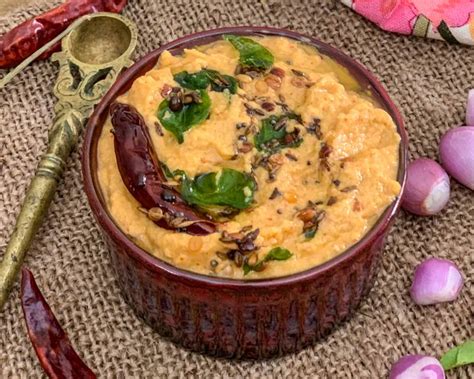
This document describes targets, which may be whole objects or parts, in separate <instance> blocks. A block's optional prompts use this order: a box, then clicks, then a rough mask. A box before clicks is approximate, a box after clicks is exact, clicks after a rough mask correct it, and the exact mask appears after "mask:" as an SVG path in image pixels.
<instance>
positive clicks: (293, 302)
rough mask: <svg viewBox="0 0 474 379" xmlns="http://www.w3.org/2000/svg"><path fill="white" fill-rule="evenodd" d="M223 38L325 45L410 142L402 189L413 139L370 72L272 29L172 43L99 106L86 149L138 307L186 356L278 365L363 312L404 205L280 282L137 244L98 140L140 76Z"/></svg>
mask: <svg viewBox="0 0 474 379" xmlns="http://www.w3.org/2000/svg"><path fill="white" fill-rule="evenodd" d="M223 34H238V35H272V36H283V37H287V38H292V39H295V40H298V41H301V42H304V43H307V44H309V45H312V46H315V47H316V48H317V49H318V50H319V51H320V52H321V53H322V54H325V55H328V56H329V57H331V58H333V59H335V60H336V61H337V62H339V63H340V64H342V65H343V66H345V67H346V68H347V69H348V70H349V71H350V72H351V74H352V75H353V76H354V77H355V78H356V79H357V80H358V81H359V83H360V85H361V86H362V88H364V89H367V90H368V91H370V92H371V93H372V96H373V97H374V98H375V99H376V101H377V102H378V103H379V104H380V106H381V107H382V108H384V109H385V110H386V111H387V112H388V113H389V114H390V115H391V116H392V118H393V119H394V121H395V123H396V125H397V128H398V132H399V133H400V136H401V145H400V158H399V159H400V165H399V171H398V180H399V182H400V184H401V185H402V189H403V187H404V183H405V175H406V173H405V171H406V159H407V137H406V133H405V130H404V127H403V120H402V117H401V115H400V112H399V111H398V110H397V108H396V106H395V105H394V103H393V102H392V100H391V99H390V97H389V96H388V94H387V92H386V90H385V89H384V88H383V87H382V85H381V84H380V83H379V81H378V80H377V79H376V78H375V77H374V76H373V75H372V74H371V73H370V72H369V71H368V70H367V69H365V68H364V67H363V66H362V65H360V64H359V63H357V62H355V61H354V60H353V59H351V58H349V57H348V56H347V55H345V54H343V53H342V52H341V51H339V50H337V49H335V48H333V47H331V46H329V45H327V44H325V43H323V42H321V41H318V40H317V39H314V38H311V37H307V36H304V35H301V34H299V33H295V32H291V31H288V30H283V29H275V28H267V27H231V28H222V29H216V30H211V31H205V32H201V33H196V34H192V35H188V36H185V37H183V38H180V39H178V40H175V41H173V42H170V43H168V44H166V45H163V46H161V47H160V48H159V49H157V50H154V51H152V52H151V53H149V54H148V55H146V56H145V57H143V58H141V59H140V60H139V61H138V62H137V63H135V64H134V65H133V66H132V67H131V68H129V69H128V70H127V71H126V72H124V73H123V74H122V75H121V76H120V77H119V79H118V80H117V82H116V83H115V84H114V85H113V87H112V88H111V89H110V90H109V92H108V93H107V94H106V96H105V97H104V98H103V99H102V101H101V102H100V104H99V105H98V106H97V107H96V109H95V111H94V113H93V115H92V116H91V118H90V120H89V123H88V125H87V130H86V133H85V141H84V145H83V155H82V159H83V160H82V168H83V176H84V186H85V191H86V193H87V197H88V199H89V204H90V207H91V209H92V212H93V214H94V217H95V219H96V220H97V224H98V225H99V227H100V229H101V230H102V233H103V236H104V238H105V240H106V241H107V244H108V246H109V247H110V249H109V250H110V257H111V262H112V267H113V269H114V271H115V273H116V276H117V281H118V284H119V286H120V288H121V290H122V293H123V296H124V297H125V299H126V301H127V302H128V304H130V306H131V307H132V308H133V309H134V310H135V312H136V313H137V314H138V315H139V316H140V317H142V318H143V319H144V320H145V321H146V322H147V323H148V324H149V325H150V326H152V327H153V328H154V329H155V330H157V331H158V332H159V333H160V334H161V335H163V336H165V337H168V338H169V339H171V340H172V341H174V342H175V343H177V344H179V345H181V346H183V347H185V348H188V349H191V350H193V351H197V352H202V353H205V354H210V355H214V356H221V357H228V358H251V359H260V358H270V357H275V356H279V355H282V354H287V353H291V352H295V351H298V350H300V349H302V348H304V347H305V346H308V345H311V344H312V343H314V342H315V341H317V340H318V339H320V338H322V337H324V336H326V335H327V334H328V333H330V332H331V331H332V330H333V329H334V327H335V326H336V325H337V324H339V323H341V322H342V321H343V320H346V319H347V318H348V317H349V316H350V315H351V313H352V312H353V311H354V310H355V309H356V308H357V306H358V305H359V303H360V301H361V299H362V298H363V297H364V296H365V295H366V294H367V292H368V291H369V289H370V288H371V286H372V283H373V280H374V275H375V273H376V270H377V264H378V262H379V260H380V258H381V253H382V249H383V245H384V240H385V237H386V236H387V233H388V231H389V229H390V227H391V225H392V223H393V220H394V218H395V216H396V214H397V213H398V209H399V205H400V198H397V199H396V200H395V201H394V202H393V203H392V204H391V205H390V206H389V207H388V208H387V210H386V211H385V212H384V213H383V215H382V216H381V217H380V219H379V220H378V222H377V223H376V225H375V226H374V227H373V228H372V229H371V230H370V231H369V232H368V233H367V234H366V235H365V236H364V237H363V238H362V239H361V240H360V241H359V242H358V243H357V244H355V245H354V246H352V247H351V248H349V249H348V250H346V251H345V252H343V253H342V254H340V255H338V256H336V257H335V258H333V259H331V260H330V261H328V262H326V263H324V264H322V265H320V266H317V267H314V268H312V269H310V270H307V271H304V272H300V273H297V274H293V275H289V276H286V277H280V278H274V279H264V280H233V279H223V278H216V277H210V276H205V275H200V274H196V273H192V272H189V271H185V270H182V269H179V268H177V267H174V266H171V265H169V264H168V263H166V262H164V261H162V260H160V259H158V258H155V257H153V256H152V255H150V254H148V253H147V252H146V251H144V250H142V249H141V248H140V247H138V246H136V245H135V244H134V243H133V242H132V241H131V240H130V239H128V238H127V236H126V235H125V234H124V233H123V232H122V231H121V230H120V229H119V228H118V226H117V225H116V224H115V223H114V220H113V219H112V218H111V216H110V215H109V213H108V211H107V208H106V206H105V203H104V200H103V198H102V195H101V191H100V188H99V184H98V180H97V170H96V168H97V154H96V153H97V141H98V138H99V136H100V134H101V131H102V127H103V125H104V122H105V120H106V118H107V114H108V109H109V105H110V104H111V103H112V102H113V101H114V100H115V99H116V98H117V96H119V95H121V94H123V93H124V92H126V91H127V90H128V89H129V88H130V86H131V84H132V83H133V81H134V80H135V79H136V78H138V77H139V76H141V75H143V74H145V73H146V72H147V71H148V70H150V69H151V68H152V67H153V66H155V64H156V63H157V60H158V58H159V56H160V54H161V53H162V52H163V51H165V50H170V51H171V52H173V53H180V52H181V51H182V50H183V49H184V48H190V47H193V46H196V45H202V44H205V43H209V42H212V41H214V40H216V39H219V38H221V36H222V35H223Z"/></svg>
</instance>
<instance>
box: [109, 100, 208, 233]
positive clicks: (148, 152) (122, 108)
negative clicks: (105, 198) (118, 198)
mask: <svg viewBox="0 0 474 379" xmlns="http://www.w3.org/2000/svg"><path fill="white" fill-rule="evenodd" d="M110 114H111V119H112V125H113V127H114V129H113V132H114V145H115V156H116V158H117V164H118V168H119V171H120V175H121V177H122V180H123V182H124V183H125V186H126V187H127V189H128V190H129V191H130V193H131V194H132V195H133V197H134V198H135V199H136V200H137V201H138V202H139V203H140V204H141V205H142V206H143V207H144V208H145V209H148V210H149V209H152V208H157V207H158V208H160V209H161V210H162V211H163V214H164V216H165V217H163V218H161V219H159V220H153V221H154V222H155V223H156V224H157V225H159V226H161V227H162V228H165V229H172V230H173V229H179V230H182V231H184V232H186V233H189V234H195V235H207V234H210V233H214V232H215V231H216V227H215V224H214V223H213V222H211V221H209V220H205V219H203V217H201V216H200V215H198V214H197V212H196V211H195V210H194V209H193V208H191V207H190V206H189V205H188V204H186V202H185V201H184V200H183V199H182V197H181V194H180V193H179V192H178V191H176V190H175V189H174V188H172V187H170V186H167V185H166V184H164V183H165V182H166V181H167V179H166V177H165V175H164V174H163V171H162V170H161V167H160V164H159V161H158V158H157V157H156V154H155V151H154V149H153V145H152V143H151V138H150V135H149V133H148V128H147V126H146V124H145V121H144V120H143V117H142V116H141V115H140V114H139V113H138V111H137V110H136V109H135V108H134V107H132V106H130V105H127V104H121V103H114V104H112V105H111V107H110ZM177 219H178V220H180V219H182V221H183V222H186V223H187V222H188V221H195V222H194V223H193V224H191V225H186V226H184V227H180V226H179V223H175V222H174V221H176V220H177ZM186 223H183V225H185V224H186Z"/></svg>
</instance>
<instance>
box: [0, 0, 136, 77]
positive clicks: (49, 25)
mask: <svg viewBox="0 0 474 379" xmlns="http://www.w3.org/2000/svg"><path fill="white" fill-rule="evenodd" d="M126 3H127V0H69V1H68V2H66V3H64V4H61V5H59V6H57V7H56V8H53V9H51V10H49V11H47V12H45V13H43V14H41V15H38V16H35V17H33V18H31V19H29V20H27V21H25V22H23V23H21V24H20V25H18V26H16V27H14V28H13V29H12V30H10V31H9V32H7V33H5V34H4V35H3V36H1V37H0V69H4V68H11V67H15V66H17V65H18V64H20V63H21V62H22V61H23V60H24V59H25V58H27V57H29V56H30V55H31V54H33V53H34V52H35V51H36V50H38V49H39V48H41V47H42V46H43V45H45V44H46V43H48V42H49V41H51V40H52V39H53V38H54V37H56V36H57V35H59V33H61V32H62V31H64V30H65V29H66V28H67V27H68V26H69V25H70V24H71V23H72V22H73V21H75V20H76V19H78V18H79V17H81V16H84V15H85V14H89V13H95V12H114V13H118V12H120V11H121V10H122V9H123V7H124V6H125V4H126ZM59 48H60V43H58V44H56V45H55V46H54V47H52V48H51V49H49V50H48V51H46V52H45V53H44V54H42V55H41V56H40V57H39V58H38V59H46V58H49V57H50V56H51V54H52V53H53V52H55V51H58V50H59Z"/></svg>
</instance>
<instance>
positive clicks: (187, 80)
mask: <svg viewBox="0 0 474 379" xmlns="http://www.w3.org/2000/svg"><path fill="white" fill-rule="evenodd" d="M173 78H174V80H175V81H176V82H178V84H179V85H181V87H183V88H188V89H192V90H197V89H206V88H207V87H208V86H209V85H210V86H211V90H212V91H215V92H224V90H228V91H229V92H230V93H231V94H235V93H236V92H237V80H235V78H234V77H232V76H230V75H223V74H221V73H219V72H218V71H216V70H207V69H203V70H201V71H198V72H195V73H193V74H189V73H188V72H187V71H182V72H179V73H177V74H175V75H174V77H173Z"/></svg>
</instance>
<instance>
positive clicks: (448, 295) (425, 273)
mask: <svg viewBox="0 0 474 379" xmlns="http://www.w3.org/2000/svg"><path fill="white" fill-rule="evenodd" d="M463 283H464V280H463V277H462V275H461V272H460V271H459V269H458V268H457V266H456V265H455V264H454V263H453V262H451V261H448V260H446V259H438V258H429V259H427V260H425V261H424V262H422V263H420V264H419V265H418V266H417V267H416V269H415V274H414V276H413V283H412V286H411V289H410V294H411V297H412V299H413V301H414V302H415V303H416V304H419V305H429V304H437V303H442V302H446V301H453V300H455V299H456V298H457V297H458V295H459V293H460V292H461V288H462V286H463Z"/></svg>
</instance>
